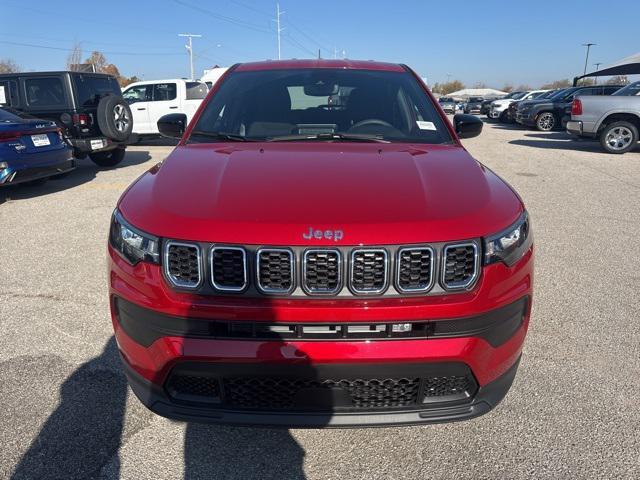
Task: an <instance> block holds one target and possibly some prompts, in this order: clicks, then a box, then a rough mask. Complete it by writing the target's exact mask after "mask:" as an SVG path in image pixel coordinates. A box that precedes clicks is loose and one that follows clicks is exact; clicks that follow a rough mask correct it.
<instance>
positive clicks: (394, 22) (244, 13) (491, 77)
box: [0, 0, 640, 87]
mask: <svg viewBox="0 0 640 480" xmlns="http://www.w3.org/2000/svg"><path fill="white" fill-rule="evenodd" d="M0 4H1V6H2V8H1V9H0V11H1V12H2V14H1V15H2V21H1V22H2V23H1V26H0V58H6V57H9V58H11V59H13V60H14V61H15V62H17V63H18V64H19V65H20V66H21V67H22V69H24V70H51V69H61V68H63V67H64V64H65V60H66V57H67V53H68V52H66V51H64V49H70V48H71V45H72V44H73V42H74V41H79V42H82V46H83V50H84V53H85V55H88V54H89V53H90V51H91V50H94V49H98V50H102V51H104V52H107V53H106V57H107V60H108V61H109V62H111V63H114V64H116V65H117V66H118V68H119V69H120V71H121V72H122V74H124V75H127V76H131V75H137V76H139V77H142V78H145V79H153V78H167V77H182V76H187V75H188V72H189V70H188V68H189V67H188V59H187V54H186V50H185V48H184V46H183V44H184V39H182V38H179V37H178V36H177V34H178V33H183V32H187V33H197V34H202V35H203V38H201V39H195V40H194V52H195V53H196V55H197V56H196V60H195V64H196V72H198V73H201V72H202V70H203V69H204V68H208V67H210V66H213V65H214V64H219V65H222V66H227V65H230V64H232V63H235V62H238V61H247V60H263V59H267V58H271V59H273V58H277V49H276V35H275V22H274V21H272V19H273V18H274V17H275V10H276V2H275V0H137V1H136V0H130V1H125V0H110V1H109V2H104V1H100V2H95V1H91V0H84V1H76V0H64V1H62V2H51V1H50V0H30V1H24V0H0ZM56 4H57V5H59V7H56ZM280 7H281V9H282V10H284V12H285V13H284V14H283V15H282V17H281V20H282V27H283V28H284V29H285V30H284V31H283V32H282V57H283V58H305V57H312V56H314V57H315V56H317V51H318V48H321V49H322V56H323V57H333V55H334V48H335V49H336V50H337V52H338V56H339V57H341V56H342V51H343V50H344V51H345V52H346V56H347V57H348V58H353V59H366V60H369V59H375V60H384V61H393V62H402V63H407V64H408V65H410V66H412V67H413V68H414V69H416V70H417V71H418V72H419V73H420V74H421V75H423V76H426V77H427V78H428V80H429V82H430V83H434V82H436V81H444V80H446V78H447V74H448V73H450V74H451V78H452V79H453V78H457V79H459V80H462V81H463V82H464V83H466V84H467V85H468V86H473V84H475V83H476V82H484V83H486V84H488V85H491V86H495V87H501V86H502V85H504V84H505V83H506V82H509V83H512V84H514V85H518V84H522V83H526V84H529V85H532V86H537V85H540V84H541V83H545V82H548V81H551V80H556V79H560V78H571V77H573V76H574V75H576V74H578V73H581V72H582V70H583V68H584V58H585V55H584V54H585V51H584V47H582V46H581V44H582V43H585V42H594V43H597V44H598V45H597V46H595V47H593V48H592V51H591V55H590V59H589V66H588V70H593V69H595V67H594V65H593V64H594V63H595V62H602V63H603V65H606V64H608V63H611V62H613V61H616V60H618V59H620V58H622V57H625V56H627V55H630V54H632V53H635V52H637V51H640V35H639V34H638V31H639V28H640V27H639V23H638V21H639V19H640V1H638V0H629V1H622V2H617V3H615V4H612V3H611V2H609V3H607V2H605V1H603V0H597V1H590V0H584V1H580V2H577V1H576V2H573V1H568V0H555V1H537V2H513V1H497V0H489V1H473V2H471V1H469V2H464V1H460V2H452V1H449V2H443V1H438V2H433V1H419V0H400V1H398V0H396V1H390V0H386V1H383V0H369V1H364V0H363V1H356V0H315V1H311V0H280ZM456 12H459V13H456ZM12 19H15V21H12ZM6 42H13V44H11V43H6ZM16 43H21V44H30V45H38V46H40V48H37V47H34V46H24V45H16ZM42 46H46V47H49V48H48V49H47V48H42Z"/></svg>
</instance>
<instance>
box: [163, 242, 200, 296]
mask: <svg viewBox="0 0 640 480" xmlns="http://www.w3.org/2000/svg"><path fill="white" fill-rule="evenodd" d="M201 265H202V263H201V261H200V248H199V247H198V246H197V245H191V244H184V243H176V242H169V243H168V244H167V246H166V252H165V272H166V274H167V277H168V278H169V281H170V282H171V283H173V284H174V285H175V286H177V287H182V288H196V287H197V286H198V285H200V280H201V278H202V266H201Z"/></svg>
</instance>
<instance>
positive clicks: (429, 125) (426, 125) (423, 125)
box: [416, 120, 436, 130]
mask: <svg viewBox="0 0 640 480" xmlns="http://www.w3.org/2000/svg"><path fill="white" fill-rule="evenodd" d="M416 123H417V124H418V128H419V129H420V130H435V129H436V126H435V125H434V123H433V122H423V121H422V120H417V121H416Z"/></svg>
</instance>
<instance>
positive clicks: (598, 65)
mask: <svg viewBox="0 0 640 480" xmlns="http://www.w3.org/2000/svg"><path fill="white" fill-rule="evenodd" d="M594 65H595V66H596V72H597V71H598V70H600V65H602V62H598V63H594ZM597 84H598V77H596V85H597Z"/></svg>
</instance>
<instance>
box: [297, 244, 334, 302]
mask: <svg viewBox="0 0 640 480" xmlns="http://www.w3.org/2000/svg"><path fill="white" fill-rule="evenodd" d="M341 268H342V265H341V261H340V252H338V251H337V250H307V251H306V252H305V253H304V266H303V282H304V288H305V290H306V291H307V292H309V293H311V294H314V293H315V294H323V293H324V294H331V293H335V292H337V291H338V290H339V289H340V277H341V272H340V270H341Z"/></svg>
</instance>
